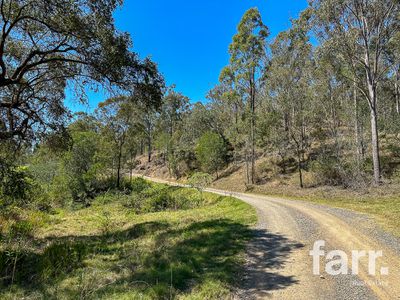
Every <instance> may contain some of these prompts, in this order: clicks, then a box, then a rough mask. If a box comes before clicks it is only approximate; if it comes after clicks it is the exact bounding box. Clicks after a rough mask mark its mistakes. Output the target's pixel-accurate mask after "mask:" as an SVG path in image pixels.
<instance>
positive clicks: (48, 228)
mask: <svg viewBox="0 0 400 300" xmlns="http://www.w3.org/2000/svg"><path fill="white" fill-rule="evenodd" d="M135 181H136V183H135V184H136V185H137V186H143V180H142V179H135ZM147 185H148V187H147V188H145V189H142V188H138V189H136V190H137V191H138V190H142V192H141V194H142V195H143V194H144V195H145V197H144V198H147V197H150V198H152V199H149V200H148V201H147V200H145V201H146V202H148V203H151V202H153V201H154V204H155V206H154V207H157V209H160V208H165V207H166V206H165V203H169V201H175V202H176V203H177V202H179V201H180V198H185V199H191V198H192V197H193V196H194V195H195V194H196V192H195V191H194V190H192V189H187V188H180V187H168V186H165V185H161V184H150V183H147ZM109 196H110V197H111V194H109ZM193 198H195V197H193ZM121 199H122V198H120V197H119V195H116V194H115V195H114V197H113V198H110V199H109V200H108V201H106V202H102V203H101V204H100V203H99V205H92V206H90V207H88V208H85V209H81V210H78V211H68V210H59V211H58V213H57V214H55V215H53V216H51V222H50V223H48V224H45V226H43V229H44V231H43V232H42V233H41V234H40V238H39V237H37V241H38V242H39V243H38V245H36V244H33V245H31V246H30V247H25V248H21V249H23V250H22V251H18V252H17V251H16V250H15V249H14V248H13V247H11V246H8V245H4V244H3V245H2V248H1V250H0V278H1V280H0V298H1V299H13V298H15V296H16V295H17V296H18V297H20V298H34V297H36V298H43V297H46V298H55V299H60V298H61V299H77V298H80V297H85V298H89V299H110V298H115V299H132V298H140V297H142V298H144V299H167V298H169V297H171V296H172V298H182V299H221V297H229V296H230V290H231V289H232V287H233V286H234V285H235V283H236V279H237V278H236V277H237V272H239V266H240V265H241V263H242V258H241V257H242V255H243V253H244V249H245V245H246V242H247V241H248V240H249V239H250V238H251V236H252V231H251V229H250V228H249V226H250V225H252V224H253V223H254V222H255V212H254V210H252V209H251V208H250V207H249V206H248V205H247V204H245V203H243V202H241V201H239V200H235V199H232V198H227V197H220V196H217V195H212V194H206V195H205V199H204V201H203V202H199V205H198V206H196V207H195V208H194V209H186V210H179V209H177V210H170V209H167V211H165V210H162V211H159V212H152V213H150V214H141V215H136V214H133V213H131V212H129V210H127V208H126V207H125V206H124V203H123V199H122V201H121ZM173 199H175V200H173ZM152 211H153V210H152ZM21 226H22V225H21ZM66 228H68V233H66V232H65V230H66ZM15 258H17V259H16V260H15ZM15 261H16V264H15V266H16V268H15V270H16V271H15V274H14V275H15V276H14V285H13V286H11V279H10V277H11V274H12V273H13V269H14V262H15Z"/></svg>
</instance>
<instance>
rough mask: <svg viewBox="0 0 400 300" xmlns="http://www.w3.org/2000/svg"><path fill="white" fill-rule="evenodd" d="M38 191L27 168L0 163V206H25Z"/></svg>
mask: <svg viewBox="0 0 400 300" xmlns="http://www.w3.org/2000/svg"><path fill="white" fill-rule="evenodd" d="M38 189H39V187H38V186H37V184H36V183H35V182H34V180H33V178H32V175H31V174H30V173H29V171H28V168H27V167H22V166H12V165H8V164H6V163H1V166H0V205H2V206H3V207H7V206H10V205H15V206H25V205H27V204H28V203H31V202H32V201H33V200H34V196H35V192H38Z"/></svg>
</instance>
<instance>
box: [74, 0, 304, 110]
mask: <svg viewBox="0 0 400 300" xmlns="http://www.w3.org/2000/svg"><path fill="white" fill-rule="evenodd" d="M306 6H307V1H306V0H280V1H278V0H203V1H188V0H186V1H185V0H169V1H166V0H125V4H124V5H123V7H121V8H119V9H118V10H117V11H116V12H115V22H116V25H117V28H118V29H119V30H120V31H127V32H129V33H130V34H131V36H132V39H133V44H134V46H133V49H132V50H133V51H135V52H137V53H139V55H140V56H141V57H146V56H150V57H151V58H152V59H153V60H154V61H155V62H156V63H157V64H158V66H159V69H160V71H161V73H162V74H163V75H164V77H165V79H166V82H167V84H168V85H171V84H176V89H177V90H178V91H180V92H182V93H183V94H185V95H186V96H188V97H189V98H190V99H191V100H192V102H196V101H203V100H205V96H206V94H207V92H208V91H209V90H210V89H211V88H212V87H213V86H214V85H215V84H217V83H218V76H219V72H220V70H221V69H222V68H223V67H224V66H225V65H226V64H227V63H228V61H229V55H228V46H229V44H230V43H231V41H232V36H233V35H234V34H235V33H236V26H237V24H238V23H239V21H240V19H241V17H242V15H243V14H244V12H245V11H246V10H247V9H249V8H251V7H258V9H259V10H260V12H261V15H262V18H263V21H264V23H265V24H266V25H267V26H268V27H269V29H270V31H271V38H273V37H274V36H276V35H277V34H278V33H279V32H280V31H282V30H285V29H287V28H288V27H289V26H290V18H296V17H297V16H298V14H299V12H300V11H302V10H303V9H304V8H306ZM67 94H68V95H70V93H67ZM68 98H69V99H68V100H67V105H68V106H69V107H70V108H71V109H72V110H73V111H77V110H83V111H87V112H90V111H92V110H93V109H94V108H96V106H97V104H98V102H100V101H103V100H104V99H105V98H106V95H104V94H103V93H101V92H100V93H92V92H91V93H89V104H88V105H86V106H83V105H79V104H77V103H76V101H73V100H72V99H71V96H69V97H68Z"/></svg>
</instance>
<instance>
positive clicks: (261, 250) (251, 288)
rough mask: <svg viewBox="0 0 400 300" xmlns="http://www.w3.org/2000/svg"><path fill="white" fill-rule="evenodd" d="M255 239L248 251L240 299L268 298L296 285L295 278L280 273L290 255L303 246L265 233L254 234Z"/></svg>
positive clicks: (262, 231) (255, 232)
mask: <svg viewBox="0 0 400 300" xmlns="http://www.w3.org/2000/svg"><path fill="white" fill-rule="evenodd" d="M254 235H255V238H254V239H253V240H252V241H251V243H249V245H248V247H247V263H246V266H245V270H244V271H245V274H244V278H243V283H242V289H243V290H244V291H243V295H242V296H243V298H245V299H252V298H257V297H267V296H270V293H271V292H272V291H274V290H280V289H285V288H287V287H288V286H291V285H293V284H297V283H298V280H297V279H296V278H295V277H294V276H285V275H281V274H279V270H280V269H282V268H284V267H285V264H286V262H287V259H288V257H289V255H290V254H291V253H292V252H293V251H294V250H296V249H299V248H303V247H304V245H303V244H301V243H297V242H295V241H291V240H289V239H287V238H286V237H284V236H282V235H279V234H273V233H270V232H267V231H266V230H261V229H258V230H255V231H254Z"/></svg>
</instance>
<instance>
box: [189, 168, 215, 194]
mask: <svg viewBox="0 0 400 300" xmlns="http://www.w3.org/2000/svg"><path fill="white" fill-rule="evenodd" d="M212 181H213V180H212V177H211V175H210V174H208V173H201V172H196V173H194V174H193V175H192V176H190V178H189V179H188V184H189V185H190V186H192V187H194V188H196V189H198V190H204V189H205V188H206V187H207V186H209V185H210V184H211V183H212Z"/></svg>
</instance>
